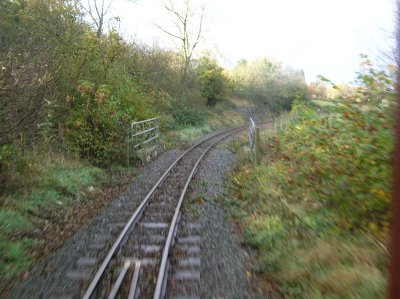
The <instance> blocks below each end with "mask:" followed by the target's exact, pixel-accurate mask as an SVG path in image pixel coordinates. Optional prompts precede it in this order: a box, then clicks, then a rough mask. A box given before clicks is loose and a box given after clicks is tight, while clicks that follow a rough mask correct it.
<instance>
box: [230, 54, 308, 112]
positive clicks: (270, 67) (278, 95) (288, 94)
mask: <svg viewBox="0 0 400 299" xmlns="http://www.w3.org/2000/svg"><path fill="white" fill-rule="evenodd" d="M231 77H232V78H231V79H232V82H233V87H234V94H235V95H236V96H238V97H245V98H251V99H253V100H254V101H255V102H256V103H258V104H264V105H265V106H267V107H268V108H269V110H270V111H271V112H275V113H276V112H279V111H282V110H290V109H291V105H292V102H293V101H294V100H295V99H298V100H306V99H307V85H306V83H305V78H304V72H303V71H302V70H294V69H292V68H290V67H288V66H283V65H282V63H281V62H280V61H277V60H275V59H271V58H262V59H256V60H254V61H249V62H248V61H246V60H244V59H243V60H240V61H239V62H238V63H237V65H236V66H235V68H234V69H233V71H232V73H231Z"/></svg>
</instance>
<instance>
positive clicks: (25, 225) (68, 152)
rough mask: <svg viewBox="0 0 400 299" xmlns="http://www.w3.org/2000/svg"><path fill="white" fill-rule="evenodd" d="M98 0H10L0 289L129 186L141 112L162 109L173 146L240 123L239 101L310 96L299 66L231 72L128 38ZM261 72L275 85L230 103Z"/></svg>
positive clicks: (3, 25) (1, 58)
mask: <svg viewBox="0 0 400 299" xmlns="http://www.w3.org/2000/svg"><path fill="white" fill-rule="evenodd" d="M95 2H96V0H90V1H80V0H76V1H75V0H73V1H72V0H65V1H59V0H2V1H0V123H1V126H0V203H1V204H0V292H2V290H3V288H4V287H5V286H7V285H10V284H9V282H10V281H12V280H15V278H16V277H23V275H24V274H25V273H26V271H28V270H29V269H30V267H31V266H32V265H34V264H35V263H36V262H37V261H39V260H40V259H41V258H42V257H43V256H45V255H47V254H48V253H49V252H51V251H54V250H55V249H56V248H57V247H59V246H61V244H62V241H63V240H64V239H66V238H67V237H68V236H69V235H70V234H71V233H73V232H74V230H76V229H77V225H78V224H82V223H83V222H84V221H87V220H88V219H89V218H90V217H92V216H93V215H94V214H95V212H96V211H98V210H99V209H100V208H102V207H103V206H104V205H105V204H106V203H107V202H109V201H111V200H112V198H115V197H116V196H118V194H119V192H123V190H124V187H126V186H127V185H128V184H129V179H132V176H133V175H134V174H135V171H136V169H137V168H138V167H139V166H140V161H139V160H138V159H137V157H136V156H135V153H134V152H133V151H129V150H127V149H129V148H130V141H129V138H128V134H129V128H130V124H131V122H132V121H140V120H144V119H148V118H152V117H158V118H159V128H160V132H161V139H160V144H159V145H160V149H161V150H163V149H168V148H172V147H176V146H182V145H184V144H187V143H189V142H191V141H193V139H195V138H198V137H200V136H201V135H203V134H205V133H208V132H211V131H214V130H216V129H219V128H222V127H228V126H233V125H236V124H242V123H243V122H244V118H243V115H242V114H241V113H240V112H239V109H238V108H240V105H239V104H236V103H239V102H240V103H247V104H248V105H249V106H251V107H253V108H252V109H259V110H271V111H272V110H273V111H274V112H276V113H279V112H280V111H282V110H289V109H290V106H291V103H292V102H293V101H294V100H295V99H296V98H298V97H299V95H301V96H303V97H306V90H307V88H306V84H305V80H304V76H302V75H301V72H297V71H290V72H289V71H288V70H287V69H286V67H284V66H283V64H282V63H281V62H279V61H276V60H273V59H271V58H265V59H262V60H257V61H255V62H249V64H248V65H247V66H244V65H242V66H241V67H240V69H236V70H235V71H234V72H233V71H227V70H225V69H223V68H222V67H221V66H220V65H219V64H218V61H217V60H216V59H215V58H213V57H211V56H210V55H203V56H202V55H199V53H194V52H193V51H191V54H190V55H189V56H188V55H183V53H182V52H181V51H179V50H173V49H164V48H161V47H158V46H149V45H144V44H142V43H141V42H140V41H138V40H135V41H131V40H126V39H124V38H123V37H122V34H120V32H119V31H118V28H119V27H120V20H119V18H118V16H111V15H105V13H106V11H109V12H111V11H112V10H113V9H112V8H111V9H110V10H108V9H107V8H106V7H105V6H106V5H107V3H106V2H107V1H106V2H105V1H102V4H101V1H97V4H96V3H95ZM133 2H134V1H133ZM108 3H109V4H110V5H111V4H112V1H110V2H108ZM184 3H186V5H189V1H185V2H184ZM85 5H89V7H85ZM96 5H99V7H100V5H103V7H102V9H101V10H99V11H101V14H100V13H99V15H96V14H93V13H92V14H90V13H88V12H89V11H90V9H91V8H92V9H94V7H95V6H96ZM97 8H98V6H96V9H97ZM186 11H189V10H186ZM92 12H93V11H92ZM97 17H98V19H96V18H97ZM106 20H110V21H107V23H105V22H106ZM103 21H104V22H103ZM188 34H190V33H188ZM199 38H200V36H199V37H198V39H199ZM186 46H187V45H186ZM193 50H194V49H193ZM192 52H193V53H192ZM192 54H193V56H192ZM263 66H268V67H263ZM260 72H261V74H262V80H258V81H257V84H258V85H260V86H261V85H265V86H267V85H268V88H266V87H265V86H264V87H262V88H261V87H260V88H258V89H257V90H259V91H258V93H257V98H254V99H253V98H250V99H249V98H248V97H247V98H246V97H245V98H244V99H239V101H236V102H235V101H232V100H233V98H232V97H233V96H236V97H239V98H243V97H244V95H245V93H244V90H246V91H250V90H252V85H254V84H255V83H254V80H253V79H252V78H254V74H256V73H260ZM282 74H286V75H285V77H283V76H282ZM239 77H240V78H249V80H247V79H246V80H244V79H243V80H242V81H243V84H244V85H243V84H242V85H240V86H239V85H238V82H239V81H238V80H237V79H238V78H239ZM283 78H286V79H288V78H290V79H291V80H286V81H285V80H283ZM289 81H290V84H289ZM293 82H295V83H293ZM278 85H279V86H278ZM273 89H274V90H275V91H277V90H279V92H280V93H281V94H280V97H279V98H278V97H277V98H276V99H275V100H274V99H273V98H271V97H270V94H269V93H268V90H271V92H272V90H273ZM267 97H268V99H267ZM247 104H246V105H247ZM256 107H258V108H256ZM127 161H130V163H129V165H128V163H127ZM74 219H80V220H82V222H80V221H74ZM49 235H53V236H61V237H60V238H59V239H57V240H56V239H54V238H48V237H46V236H49Z"/></svg>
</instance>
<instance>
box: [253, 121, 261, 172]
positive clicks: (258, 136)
mask: <svg viewBox="0 0 400 299" xmlns="http://www.w3.org/2000/svg"><path fill="white" fill-rule="evenodd" d="M255 133H256V136H255V142H254V143H255V144H254V147H255V152H256V165H259V164H260V128H259V127H256V132H255Z"/></svg>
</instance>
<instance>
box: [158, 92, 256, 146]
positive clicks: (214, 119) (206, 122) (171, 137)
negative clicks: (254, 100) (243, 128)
mask: <svg viewBox="0 0 400 299" xmlns="http://www.w3.org/2000/svg"><path fill="white" fill-rule="evenodd" d="M237 103H240V104H243V105H244V104H246V103H247V104H248V105H252V104H251V103H250V101H246V100H241V101H240V102H238V100H234V99H229V100H227V101H224V102H221V103H218V104H217V105H216V106H214V107H207V108H206V109H205V110H204V111H202V112H201V113H200V112H199V113H200V114H201V115H200V117H201V118H200V120H201V121H200V120H197V121H193V122H188V123H183V124H181V125H178V126H176V127H174V128H173V129H172V130H170V131H167V132H163V134H161V142H162V143H163V145H164V147H165V148H174V147H176V146H181V145H188V144H190V143H191V142H193V141H194V140H196V139H198V138H200V137H201V136H203V135H204V134H208V133H211V132H214V131H216V130H219V129H222V128H227V127H233V126H238V125H242V124H244V123H245V122H246V121H247V120H245V119H244V118H243V116H242V115H241V114H240V113H239V112H238V109H237V106H236V105H237ZM186 118H188V116H186ZM196 119H197V118H196Z"/></svg>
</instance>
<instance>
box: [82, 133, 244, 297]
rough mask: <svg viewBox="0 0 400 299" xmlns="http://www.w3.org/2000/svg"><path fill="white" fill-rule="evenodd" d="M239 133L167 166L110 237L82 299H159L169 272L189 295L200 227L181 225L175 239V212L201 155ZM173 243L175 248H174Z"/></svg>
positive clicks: (217, 137) (210, 141) (212, 140)
mask: <svg viewBox="0 0 400 299" xmlns="http://www.w3.org/2000/svg"><path fill="white" fill-rule="evenodd" d="M245 128H246V127H238V128H233V129H228V130H224V131H221V132H218V133H215V134H213V135H211V136H209V137H208V138H206V139H204V140H202V141H200V142H199V143H197V144H195V145H193V146H192V147H191V148H189V149H188V150H186V151H185V152H184V153H183V154H181V155H180V156H179V157H178V158H177V159H176V160H175V161H174V162H173V163H172V164H171V165H170V166H169V168H168V169H167V170H166V171H165V172H164V174H163V175H162V176H161V177H160V178H159V180H158V181H157V182H156V184H155V185H154V186H153V187H152V188H151V190H150V191H149V192H148V193H147V195H146V196H145V197H144V199H143V200H142V202H141V204H140V205H139V206H138V208H137V209H136V210H135V211H134V212H133V214H132V215H131V217H130V218H129V220H128V222H127V223H126V224H125V226H124V227H123V228H122V230H121V232H120V233H119V234H118V235H116V236H115V237H114V238H115V241H114V243H113V245H112V246H111V249H110V250H109V251H108V252H106V253H105V254H103V255H102V256H103V257H102V258H101V259H100V262H99V264H98V265H97V272H96V274H95V275H94V277H93V278H92V279H91V280H89V281H88V282H87V283H86V284H85V285H84V286H83V290H85V293H84V294H82V295H83V298H84V299H90V298H109V299H113V298H129V299H134V298H154V299H159V298H164V297H165V296H166V289H167V287H168V284H170V281H171V279H170V278H168V277H167V276H168V273H172V272H175V273H176V274H175V275H176V277H175V278H176V280H180V281H181V283H183V284H188V285H189V287H184V288H183V289H186V290H190V285H191V284H193V283H196V281H197V282H198V281H199V279H200V272H199V270H198V267H199V264H200V260H199V257H198V254H199V251H200V247H199V246H198V244H199V242H200V241H201V236H200V235H199V230H200V227H198V225H196V224H195V223H189V224H186V227H184V228H182V229H183V230H184V231H185V232H186V235H185V236H184V237H182V236H180V237H179V238H177V237H176V236H177V231H178V224H179V218H180V213H181V212H180V208H181V206H182V203H183V199H184V197H185V194H186V191H187V190H188V187H189V183H190V181H191V179H192V178H193V176H194V174H195V172H196V169H197V168H198V165H199V164H200V162H201V160H202V159H203V158H204V156H205V155H206V154H207V152H208V151H209V150H210V149H211V148H212V147H213V146H215V145H216V144H217V143H218V142H220V141H222V140H223V139H225V138H227V137H229V136H231V135H232V134H235V133H238V132H240V131H242V130H244V129H245ZM180 229H181V228H180ZM176 240H178V244H177V246H174V245H175V241H176ZM175 247H176V248H175ZM172 249H174V254H175V256H176V255H178V257H179V263H178V265H180V266H182V267H183V269H184V270H177V269H174V271H172V270H171V267H175V268H176V267H177V265H172V264H171V263H170V262H169V258H170V256H171V255H172ZM175 259H176V258H175ZM174 289H176V285H175V286H174ZM193 289H195V288H192V290H193ZM192 292H193V291H192ZM169 293H170V292H169ZM175 293H177V292H176V291H175ZM168 297H171V298H198V297H196V296H195V295H193V293H191V294H187V293H186V294H185V293H181V294H179V292H178V293H177V294H176V295H174V296H173V297H172V296H168Z"/></svg>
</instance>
